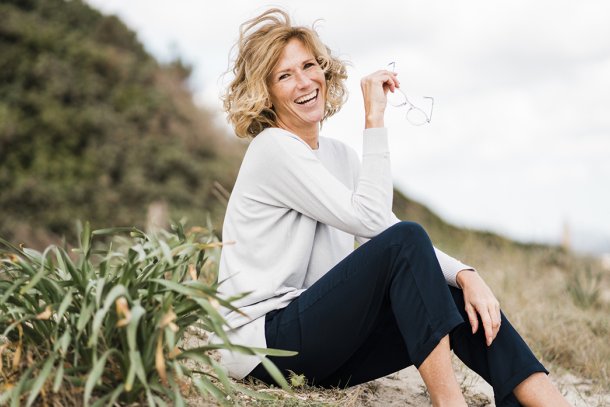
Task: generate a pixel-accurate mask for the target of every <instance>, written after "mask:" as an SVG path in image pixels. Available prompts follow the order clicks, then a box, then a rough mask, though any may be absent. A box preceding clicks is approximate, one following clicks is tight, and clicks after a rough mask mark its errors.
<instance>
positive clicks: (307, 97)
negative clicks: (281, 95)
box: [295, 90, 318, 105]
mask: <svg viewBox="0 0 610 407" xmlns="http://www.w3.org/2000/svg"><path fill="white" fill-rule="evenodd" d="M317 95H318V91H317V90H314V91H313V92H311V93H310V94H308V95H305V96H301V97H300V98H298V99H297V100H295V102H296V103H298V104H300V105H302V104H304V103H307V102H309V101H310V100H313V99H314V98H315V97H316V96H317Z"/></svg>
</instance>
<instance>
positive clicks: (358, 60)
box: [87, 0, 610, 251]
mask: <svg viewBox="0 0 610 407" xmlns="http://www.w3.org/2000/svg"><path fill="white" fill-rule="evenodd" d="M87 1H88V2H89V3H90V4H92V5H94V6H95V7H97V8H99V9H101V10H102V11H104V12H106V13H112V14H117V15H119V16H120V17H121V18H122V19H123V21H125V22H126V23H127V24H128V25H129V26H130V27H131V28H133V29H134V30H135V31H136V32H137V33H138V37H139V39H140V40H141V41H142V42H143V43H144V45H145V46H146V48H147V49H148V50H149V51H150V52H152V53H153V54H154V55H155V56H156V57H157V58H159V59H160V60H162V61H167V60H169V59H172V58H173V57H175V56H177V55H180V56H181V57H182V58H183V59H184V60H185V61H187V62H189V63H191V64H193V66H194V74H193V77H192V86H193V89H194V91H195V97H196V100H197V102H198V103H200V104H202V105H204V106H206V107H207V108H210V109H212V110H216V111H218V113H219V119H220V120H224V119H223V116H222V115H221V113H220V102H219V99H218V95H219V94H220V92H221V90H222V81H221V80H220V76H221V75H222V73H223V72H224V71H225V70H226V68H227V60H228V54H229V50H230V49H231V46H232V45H233V43H234V42H235V40H236V39H237V35H238V27H239V24H240V23H242V22H243V21H245V20H246V19H248V18H251V17H254V16H255V15H257V14H258V13H260V12H262V11H263V10H265V9H266V8H267V6H269V5H279V6H281V7H283V8H285V9H286V10H287V11H289V12H290V14H291V15H292V16H293V18H294V20H295V21H296V23H298V24H301V25H308V26H309V25H311V23H313V21H314V20H316V19H323V20H324V21H323V22H322V23H321V24H319V26H318V27H319V29H318V32H319V33H320V36H321V37H322V40H323V41H324V42H325V43H326V44H327V45H329V46H330V47H331V48H332V49H333V50H334V51H335V52H336V53H338V54H339V55H340V56H341V57H343V58H344V59H347V60H349V61H351V63H352V66H351V67H350V68H349V74H350V78H349V79H348V86H349V89H350V99H349V101H348V103H347V104H346V106H345V107H344V108H343V110H342V111H341V112H340V113H339V114H338V115H336V116H335V117H333V118H331V119H330V120H329V121H328V122H327V123H326V124H325V125H324V128H323V131H322V134H323V135H326V136H329V137H334V138H338V139H340V140H343V141H345V142H346V143H348V144H350V145H351V146H352V147H354V148H355V149H356V150H357V151H361V129H362V126H363V109H362V106H361V105H362V97H361V94H360V90H359V80H360V77H362V76H364V75H366V74H368V73H370V72H371V71H372V70H375V69H378V68H382V67H385V66H386V65H387V63H388V62H390V61H396V62H397V71H398V72H399V73H400V75H399V78H400V79H401V83H402V87H403V89H404V90H405V91H406V92H407V94H410V95H413V96H417V95H419V96H422V95H426V96H428V95H429V96H434V98H435V108H434V114H433V120H432V123H431V124H430V125H427V126H424V127H413V126H411V125H409V123H408V122H407V121H406V120H405V119H404V113H405V111H399V110H396V109H394V110H391V111H390V110H388V113H387V115H386V125H387V127H389V128H390V132H391V149H392V150H391V151H392V161H393V174H394V180H395V185H396V186H397V187H398V188H399V189H401V190H402V191H403V192H405V193H407V194H408V195H409V196H411V197H413V198H415V199H417V200H419V201H421V202H423V203H425V204H427V205H428V206H429V207H431V208H432V209H433V210H435V211H436V212H437V213H439V214H440V215H441V216H443V217H444V218H445V219H447V220H449V221H450V222H452V223H454V224H457V225H462V226H469V227H474V228H484V229H489V230H493V231H496V232H499V233H502V234H504V235H507V236H510V237H513V238H517V239H521V240H535V241H546V242H557V241H558V240H559V238H560V236H561V233H562V228H563V225H564V223H565V222H567V223H568V225H569V228H570V229H571V231H572V232H573V243H574V245H575V246H576V247H591V246H593V245H596V248H597V249H598V250H599V245H600V244H601V245H604V244H605V250H606V251H610V23H609V22H610V2H607V1H603V0H599V1H587V0H583V1H579V2H576V1H573V0H572V1H565V0H554V1H552V0H538V1H536V0H534V1H532V0H528V1H525V0H513V1H510V2H508V1H502V2H500V1H495V2H492V1H484V0H476V1H462V2H456V1H451V0H443V1H434V2H432V1H422V0H401V1H387V0H375V1H367V2H361V1H353V0H352V1H335V2H332V1H319V0H309V1H307V2H304V1H303V2H296V1H275V2H273V3H268V2H264V1H252V0H250V1H246V0H239V1H231V0H227V1H223V2H207V1H202V0H174V1H167V0H87ZM212 4H213V5H212ZM388 109H390V108H388Z"/></svg>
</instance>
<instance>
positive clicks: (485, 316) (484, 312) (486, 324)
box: [479, 308, 494, 346]
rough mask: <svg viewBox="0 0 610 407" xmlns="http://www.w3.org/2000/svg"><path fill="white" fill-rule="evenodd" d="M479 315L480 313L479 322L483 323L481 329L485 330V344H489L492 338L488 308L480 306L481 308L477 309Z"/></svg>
mask: <svg viewBox="0 0 610 407" xmlns="http://www.w3.org/2000/svg"><path fill="white" fill-rule="evenodd" d="M479 315H481V322H482V323H483V331H484V332H485V339H486V342H487V346H489V345H491V342H492V341H493V338H494V335H493V328H492V326H491V317H490V315H489V310H488V309H487V308H481V310H479Z"/></svg>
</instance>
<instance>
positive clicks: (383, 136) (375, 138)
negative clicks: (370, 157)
mask: <svg viewBox="0 0 610 407" xmlns="http://www.w3.org/2000/svg"><path fill="white" fill-rule="evenodd" d="M363 135H364V141H363V143H362V152H363V154H371V153H372V154H377V153H388V152H389V151H390V147H389V146H388V129H387V128H385V127H374V128H369V129H364V133H363Z"/></svg>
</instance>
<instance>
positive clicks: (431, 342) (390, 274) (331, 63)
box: [220, 9, 567, 406]
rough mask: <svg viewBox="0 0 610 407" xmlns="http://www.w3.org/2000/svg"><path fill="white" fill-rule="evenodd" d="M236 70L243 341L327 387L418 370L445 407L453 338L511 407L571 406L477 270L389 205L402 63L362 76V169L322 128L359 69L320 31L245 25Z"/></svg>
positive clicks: (231, 359) (231, 106)
mask: <svg viewBox="0 0 610 407" xmlns="http://www.w3.org/2000/svg"><path fill="white" fill-rule="evenodd" d="M233 73H234V75H235V78H234V79H233V81H232V82H231V84H230V85H229V88H228V90H227V92H226V95H225V98H224V106H225V109H226V111H227V113H228V117H229V121H230V122H231V123H232V124H233V126H234V128H235V131H236V133H237V135H238V136H240V137H250V138H252V141H251V143H250V145H249V148H248V151H247V153H246V155H245V157H244V160H243V163H242V166H241V168H240V171H239V176H238V178H237V181H236V183H235V187H234V189H233V192H232V195H231V198H230V200H229V204H228V207H227V213H226V217H225V223H224V227H223V239H224V240H225V241H235V244H232V245H227V246H225V247H224V249H223V251H222V257H221V264H220V279H221V280H224V283H223V284H222V286H221V288H222V290H223V292H224V293H225V294H226V295H227V296H233V295H238V294H240V293H244V292H250V294H249V295H247V296H246V297H244V298H241V299H240V300H238V301H236V303H235V304H236V306H238V307H239V308H240V310H241V312H226V314H225V315H226V318H227V321H228V324H229V326H230V327H231V330H230V332H229V337H230V338H231V340H232V341H233V342H234V343H238V344H244V345H249V346H255V347H270V348H278V349H288V350H295V351H297V352H298V355H296V356H293V357H285V358H279V357H278V358H271V359H272V360H273V362H274V363H275V364H276V365H277V366H278V367H279V368H280V370H281V371H282V372H284V373H285V374H287V373H288V372H289V371H293V372H295V373H298V374H304V375H305V376H306V378H307V379H308V380H309V382H310V383H312V384H314V385H321V386H346V385H348V386H349V385H355V384H359V383H363V382H366V381H369V380H373V379H375V378H378V377H382V376H384V375H387V374H389V373H392V372H395V371H397V370H400V369H403V368H404V367H407V366H409V365H412V364H414V365H415V366H416V367H417V368H418V370H419V372H420V374H421V376H422V378H423V380H424V382H425V384H426V386H427V387H428V390H429V393H430V396H431V398H432V402H433V404H434V405H438V406H440V405H456V406H457V405H460V406H463V405H465V402H464V398H463V396H462V394H461V392H460V388H459V385H458V383H457V381H456V379H455V375H454V374H453V371H452V366H451V359H450V348H453V350H454V352H455V353H456V354H457V355H458V356H459V357H460V358H461V359H462V360H463V361H464V362H465V363H466V364H467V365H468V366H469V367H471V368H472V369H473V370H475V371H476V372H477V373H478V374H480V375H481V376H482V377H484V378H485V380H487V381H488V382H490V383H491V385H492V386H493V388H494V392H495V397H496V401H497V404H498V405H519V404H520V403H522V404H527V405H543V404H544V403H546V405H553V406H560V405H567V403H566V402H565V401H564V400H563V398H562V397H561V395H560V394H559V392H558V391H557V390H556V389H555V388H554V387H553V386H552V385H551V383H550V382H549V380H548V379H547V376H546V373H548V372H547V371H546V370H545V368H544V367H543V366H542V365H541V364H540V363H539V362H538V361H537V360H536V358H535V357H534V355H533V354H532V353H531V351H530V350H529V348H528V347H527V345H526V344H525V343H524V342H523V340H522V339H521V338H520V337H519V335H518V334H517V332H516V331H515V330H514V329H513V328H512V326H511V325H510V323H509V322H508V321H507V320H506V318H505V317H504V316H503V315H502V314H501V312H500V309H499V305H498V301H497V300H496V298H495V297H494V295H493V294H492V292H491V290H490V289H489V287H488V286H487V285H486V284H485V282H484V281H483V280H482V279H481V277H480V276H479V274H478V273H477V272H476V271H475V270H474V269H473V268H471V267H469V266H467V265H464V264H462V263H461V262H459V261H457V260H455V259H453V258H451V257H450V256H448V255H446V254H444V253H443V252H441V251H439V250H438V249H436V248H434V247H433V246H432V244H431V242H430V240H429V238H428V236H427V235H426V233H425V231H424V230H423V229H422V228H421V227H420V226H419V225H417V224H414V223H411V222H400V221H399V220H398V219H397V218H396V216H394V214H393V213H392V179H391V174H390V160H389V150H388V143H387V137H388V136H387V130H386V129H385V128H384V111H385V107H386V95H387V93H388V92H394V91H395V90H396V89H397V88H398V87H400V82H399V80H398V78H397V76H396V74H395V73H392V72H389V71H378V72H375V73H372V74H371V75H369V76H367V77H365V78H363V79H362V81H361V88H362V93H363V97H364V104H365V118H364V127H365V130H364V134H363V156H362V164H360V162H359V160H358V157H357V156H356V154H355V152H353V151H352V150H351V149H350V148H348V147H347V146H345V145H344V144H342V143H341V142H339V141H337V140H334V139H329V138H324V137H320V136H319V129H320V126H321V123H322V122H323V121H324V120H325V119H327V118H328V117H330V116H332V115H333V114H334V113H336V112H337V111H338V110H339V109H340V107H341V105H342V104H343V102H344V100H345V96H346V91H345V87H344V83H343V82H344V80H345V78H346V70H345V66H344V64H343V63H342V62H341V61H340V60H338V59H337V58H336V57H334V56H333V55H332V54H331V52H330V50H329V49H328V48H327V47H326V46H324V45H323V44H322V43H321V41H320V39H319V38H318V37H317V35H316V33H315V31H314V30H312V29H308V28H305V27H293V26H291V24H290V19H289V17H288V15H287V14H286V13H285V12H283V11H281V10H277V9H271V10H269V11H267V12H265V13H263V14H262V15H260V16H258V17H256V18H254V19H252V20H250V21H247V22H246V23H244V24H243V25H242V27H241V32H240V38H239V41H238V43H237V57H236V59H235V63H234V67H233ZM354 239H356V240H357V241H359V242H360V243H361V246H360V247H359V248H358V249H356V250H354ZM369 239H370V240H369ZM465 321H468V322H465ZM500 327H501V328H500ZM222 363H223V364H224V366H226V368H227V369H228V371H229V373H230V374H231V375H232V376H233V377H235V378H238V379H240V378H244V377H246V376H251V377H255V378H258V379H260V380H262V381H265V382H268V383H269V382H271V381H272V379H271V378H270V376H269V375H268V374H267V372H266V371H265V369H264V368H263V367H262V366H261V365H260V364H259V360H258V359H257V358H255V357H252V356H246V355H243V354H238V353H232V352H224V353H223V354H222ZM562 403H563V404H562Z"/></svg>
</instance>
